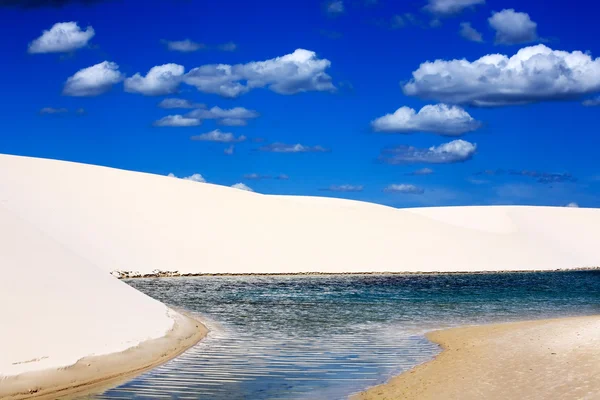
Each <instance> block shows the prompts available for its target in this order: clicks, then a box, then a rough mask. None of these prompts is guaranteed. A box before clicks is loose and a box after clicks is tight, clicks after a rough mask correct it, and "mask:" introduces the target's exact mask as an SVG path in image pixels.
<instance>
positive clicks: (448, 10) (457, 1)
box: [424, 0, 485, 16]
mask: <svg viewBox="0 0 600 400" xmlns="http://www.w3.org/2000/svg"><path fill="white" fill-rule="evenodd" d="M479 4H485V0H428V1H427V5H426V6H425V7H424V9H425V10H426V11H429V12H430V13H432V14H435V15H438V16H449V15H453V14H458V13H460V12H462V11H463V10H464V9H465V8H468V7H473V6H476V5H479Z"/></svg>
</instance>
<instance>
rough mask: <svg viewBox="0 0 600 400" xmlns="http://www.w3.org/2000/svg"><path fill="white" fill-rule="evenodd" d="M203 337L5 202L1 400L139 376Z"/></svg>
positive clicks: (1, 210)
mask: <svg viewBox="0 0 600 400" xmlns="http://www.w3.org/2000/svg"><path fill="white" fill-rule="evenodd" d="M36 201H38V202H42V201H43V200H42V198H37V199H36ZM90 230H93V228H91V227H90ZM202 332H203V327H200V325H199V324H198V323H197V322H196V321H193V322H192V321H191V320H189V318H187V317H184V316H182V315H181V314H179V313H177V312H175V311H173V310H170V309H169V308H167V307H166V306H165V305H164V304H162V303H160V302H158V301H156V300H154V299H152V298H150V297H148V296H146V295H144V294H142V293H140V292H138V291H137V290H135V289H133V288H132V287H130V286H128V285H127V284H125V283H124V282H121V281H119V280H117V279H115V278H114V277H112V276H110V275H109V274H107V273H106V272H105V271H103V270H102V269H100V268H98V267H97V266H96V265H95V263H94V262H93V259H90V258H89V256H88V255H87V254H85V253H84V252H81V251H80V249H78V248H76V247H71V246H68V245H65V244H64V243H61V242H60V241H57V240H56V238H55V237H53V236H52V235H51V234H49V233H47V232H44V231H43V230H41V229H39V227H37V226H36V225H35V224H32V223H29V222H28V221H27V220H25V219H23V218H21V217H20V216H18V215H15V213H13V212H12V211H10V210H9V209H7V208H5V207H4V204H3V202H1V201H0V398H11V396H13V395H26V396H30V394H40V395H41V394H46V393H55V392H56V391H57V390H61V391H62V390H63V389H69V388H74V387H81V386H83V385H87V384H90V383H96V382H99V381H102V380H104V379H108V378H113V377H117V376H119V375H120V374H123V373H125V372H129V371H136V370H140V369H143V368H145V367H147V366H150V365H154V364H155V363H156V362H161V361H163V360H165V359H166V358H168V357H170V356H173V355H175V354H177V353H179V352H181V350H182V349H183V348H187V347H189V346H190V345H191V344H193V343H195V341H197V340H199V336H198V335H199V334H202ZM157 351H158V352H157ZM17 398H18V397H17Z"/></svg>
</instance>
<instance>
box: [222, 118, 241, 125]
mask: <svg viewBox="0 0 600 400" xmlns="http://www.w3.org/2000/svg"><path fill="white" fill-rule="evenodd" d="M217 123H218V124H219V125H225V126H246V125H248V120H245V119H239V118H223V119H220V120H218V121H217Z"/></svg>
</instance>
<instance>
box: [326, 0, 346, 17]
mask: <svg viewBox="0 0 600 400" xmlns="http://www.w3.org/2000/svg"><path fill="white" fill-rule="evenodd" d="M327 12H328V13H329V14H331V15H336V14H341V13H343V12H344V2H343V1H342V0H333V1H330V2H329V3H328V4H327Z"/></svg>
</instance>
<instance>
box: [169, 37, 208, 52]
mask: <svg viewBox="0 0 600 400" xmlns="http://www.w3.org/2000/svg"><path fill="white" fill-rule="evenodd" d="M164 43H166V45H167V49H169V50H171V51H180V52H183V53H190V52H193V51H198V50H200V49H204V48H205V47H206V46H205V45H204V44H202V43H196V42H194V41H192V40H190V39H185V40H173V41H169V40H164Z"/></svg>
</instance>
